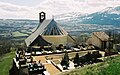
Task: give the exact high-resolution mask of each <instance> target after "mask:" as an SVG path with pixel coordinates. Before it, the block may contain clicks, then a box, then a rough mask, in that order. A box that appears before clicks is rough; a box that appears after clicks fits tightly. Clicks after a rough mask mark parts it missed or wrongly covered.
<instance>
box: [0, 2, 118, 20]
mask: <svg viewBox="0 0 120 75" xmlns="http://www.w3.org/2000/svg"><path fill="white" fill-rule="evenodd" d="M119 5H120V0H44V1H42V2H41V3H39V4H38V5H36V6H32V7H29V6H27V5H25V6H20V5H15V4H10V3H3V2H0V18H30V19H38V17H39V16H38V13H39V12H41V11H45V12H46V13H47V17H48V18H51V17H52V15H58V14H62V13H68V12H81V13H93V12H96V11H100V10H102V9H104V8H106V7H111V6H112V7H113V6H119Z"/></svg>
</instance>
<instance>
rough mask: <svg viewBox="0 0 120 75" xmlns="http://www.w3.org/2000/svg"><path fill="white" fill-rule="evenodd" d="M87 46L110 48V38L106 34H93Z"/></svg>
mask: <svg viewBox="0 0 120 75" xmlns="http://www.w3.org/2000/svg"><path fill="white" fill-rule="evenodd" d="M87 44H92V45H94V46H96V47H98V48H99V49H103V50H104V49H106V48H108V46H109V36H108V35H107V34H106V33H105V32H93V33H92V36H91V38H89V39H88V40H87Z"/></svg>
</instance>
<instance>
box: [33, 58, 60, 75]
mask: <svg viewBox="0 0 120 75" xmlns="http://www.w3.org/2000/svg"><path fill="white" fill-rule="evenodd" d="M34 58H35V59H36V60H37V61H39V60H40V61H41V63H42V64H43V65H44V66H45V68H46V70H47V71H48V72H49V73H50V75H56V74H59V73H60V71H59V70H58V69H57V68H56V67H55V66H54V65H53V64H51V63H47V62H46V58H45V56H35V57H34Z"/></svg>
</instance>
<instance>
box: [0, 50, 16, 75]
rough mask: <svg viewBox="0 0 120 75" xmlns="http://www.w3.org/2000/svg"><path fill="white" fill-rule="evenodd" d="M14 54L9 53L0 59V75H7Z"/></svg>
mask: <svg viewBox="0 0 120 75" xmlns="http://www.w3.org/2000/svg"><path fill="white" fill-rule="evenodd" d="M13 57H15V53H14V52H11V53H8V54H5V55H4V56H2V57H0V59H1V60H0V75H9V70H10V68H11V66H12V59H13Z"/></svg>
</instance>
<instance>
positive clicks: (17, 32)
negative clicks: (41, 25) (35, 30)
mask: <svg viewBox="0 0 120 75" xmlns="http://www.w3.org/2000/svg"><path fill="white" fill-rule="evenodd" d="M12 35H13V37H20V36H28V34H24V33H20V32H19V31H16V32H12Z"/></svg>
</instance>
